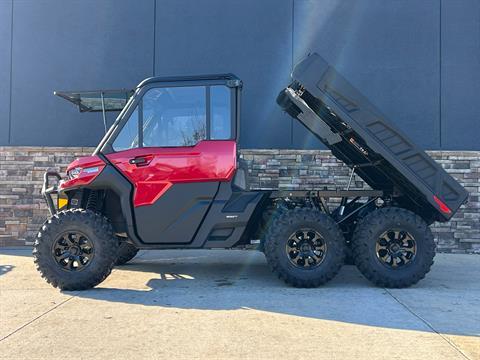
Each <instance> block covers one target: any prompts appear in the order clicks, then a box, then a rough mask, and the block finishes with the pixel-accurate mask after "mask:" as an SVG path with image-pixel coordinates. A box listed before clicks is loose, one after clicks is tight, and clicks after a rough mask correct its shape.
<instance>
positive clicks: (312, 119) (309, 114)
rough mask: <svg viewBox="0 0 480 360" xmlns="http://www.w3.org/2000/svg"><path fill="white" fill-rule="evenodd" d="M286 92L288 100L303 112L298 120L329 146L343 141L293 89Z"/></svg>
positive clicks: (298, 116)
mask: <svg viewBox="0 0 480 360" xmlns="http://www.w3.org/2000/svg"><path fill="white" fill-rule="evenodd" d="M285 92H286V94H287V96H288V98H289V99H290V100H291V101H292V102H293V103H294V104H295V105H296V106H297V107H298V108H299V109H300V110H301V111H302V112H301V113H300V114H298V115H297V118H298V120H300V121H301V122H302V123H303V124H304V125H305V126H306V127H307V128H308V129H309V130H310V131H312V132H313V133H314V134H315V135H317V136H319V137H320V138H321V139H322V140H323V141H324V142H326V143H327V144H328V145H333V144H336V143H339V142H341V141H342V138H341V136H340V135H339V134H337V133H334V132H333V131H332V129H331V128H330V126H328V125H327V124H326V123H325V122H324V121H323V120H322V119H321V118H320V116H318V115H317V114H316V113H315V112H314V111H313V110H312V109H311V108H310V107H309V106H308V105H307V103H306V102H305V101H303V99H302V98H301V97H300V96H299V95H298V94H296V93H295V91H294V90H293V89H290V88H287V89H285Z"/></svg>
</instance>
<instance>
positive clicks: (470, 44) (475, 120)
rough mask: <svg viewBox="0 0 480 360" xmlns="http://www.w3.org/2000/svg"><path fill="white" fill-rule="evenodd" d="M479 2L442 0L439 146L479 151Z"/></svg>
mask: <svg viewBox="0 0 480 360" xmlns="http://www.w3.org/2000/svg"><path fill="white" fill-rule="evenodd" d="M479 94H480V2H479V1H477V0H443V1H442V148H445V149H452V150H456V149H459V150H464V149H467V150H468V149H469V150H480V141H479V137H480V108H479V107H478V103H479Z"/></svg>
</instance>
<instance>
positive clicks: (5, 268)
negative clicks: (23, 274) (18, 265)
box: [0, 265, 15, 276]
mask: <svg viewBox="0 0 480 360" xmlns="http://www.w3.org/2000/svg"><path fill="white" fill-rule="evenodd" d="M14 267H15V266H13V265H0V276H2V275H5V274H6V273H8V272H9V271H12V269H13V268H14Z"/></svg>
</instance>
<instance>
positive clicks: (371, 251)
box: [352, 207, 435, 288]
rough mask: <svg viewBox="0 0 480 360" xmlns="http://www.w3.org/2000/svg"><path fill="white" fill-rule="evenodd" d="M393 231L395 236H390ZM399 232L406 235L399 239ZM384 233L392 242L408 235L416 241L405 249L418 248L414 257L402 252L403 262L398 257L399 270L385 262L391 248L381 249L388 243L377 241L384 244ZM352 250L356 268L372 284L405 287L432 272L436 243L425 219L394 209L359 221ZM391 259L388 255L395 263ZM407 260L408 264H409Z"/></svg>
mask: <svg viewBox="0 0 480 360" xmlns="http://www.w3.org/2000/svg"><path fill="white" fill-rule="evenodd" d="M390 230H392V231H393V234H392V233H388V232H389V231H390ZM398 230H401V231H403V233H402V232H401V231H400V234H399V235H398V236H395V231H398ZM405 232H406V234H407V235H405ZM383 234H386V235H385V236H383V239H387V240H389V242H390V239H395V238H400V239H401V238H403V239H405V236H409V237H408V238H407V239H409V238H412V239H413V242H412V241H411V240H404V242H403V243H404V244H406V245H405V249H407V250H408V252H412V249H415V251H414V257H413V258H411V259H408V258H407V257H406V255H407V256H411V255H408V253H407V252H403V253H402V250H401V249H400V254H402V255H403V259H401V258H399V257H397V260H395V263H396V266H395V267H392V266H391V265H389V264H388V262H390V261H388V262H385V260H382V258H381V255H383V254H387V252H386V250H385V248H386V247H388V246H386V247H383V248H381V250H378V249H379V247H380V246H381V245H383V244H385V241H383V244H382V243H379V244H380V245H378V246H377V242H378V241H382V240H381V238H382V235H383ZM400 242H402V241H400ZM413 244H414V246H413ZM352 251H353V255H354V260H355V265H356V266H357V268H358V269H359V270H360V272H361V273H362V274H363V275H364V276H365V277H366V278H367V279H368V280H370V281H371V282H372V283H374V284H375V285H377V286H381V287H386V288H403V287H408V286H411V285H413V284H416V283H417V282H418V281H420V280H421V279H423V278H424V277H425V275H426V274H427V273H428V272H429V271H430V267H431V266H432V264H433V258H434V256H435V242H434V240H433V235H432V232H431V231H430V228H429V227H428V225H427V224H426V223H425V221H423V219H422V218H421V217H419V216H418V215H416V214H414V213H413V212H411V211H409V210H406V209H402V208H396V207H390V208H383V209H378V210H375V211H373V212H372V213H370V214H368V215H367V216H366V217H365V218H363V219H362V220H361V221H360V222H359V224H358V225H357V227H356V229H355V233H354V235H353V239H352ZM381 251H383V253H381ZM379 253H380V255H378V254H379ZM388 254H390V252H388ZM397 254H398V253H397ZM389 256H390V255H386V258H387V259H390V260H393V257H390V258H389ZM396 256H398V255H396ZM404 260H408V261H407V262H406V263H405V261H404ZM392 262H393V261H392ZM397 262H400V264H397ZM401 262H403V263H404V264H401Z"/></svg>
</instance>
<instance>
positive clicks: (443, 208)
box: [433, 195, 452, 215]
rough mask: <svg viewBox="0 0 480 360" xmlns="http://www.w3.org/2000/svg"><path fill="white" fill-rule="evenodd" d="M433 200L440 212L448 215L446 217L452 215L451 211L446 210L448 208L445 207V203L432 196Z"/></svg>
mask: <svg viewBox="0 0 480 360" xmlns="http://www.w3.org/2000/svg"><path fill="white" fill-rule="evenodd" d="M433 200H435V202H436V203H437V205H438V206H439V207H440V211H441V212H443V213H445V214H448V215H450V214H451V213H452V210H450V209H449V208H448V206H447V205H445V203H444V202H443V201H442V200H440V199H439V198H438V197H436V196H435V195H433Z"/></svg>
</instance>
